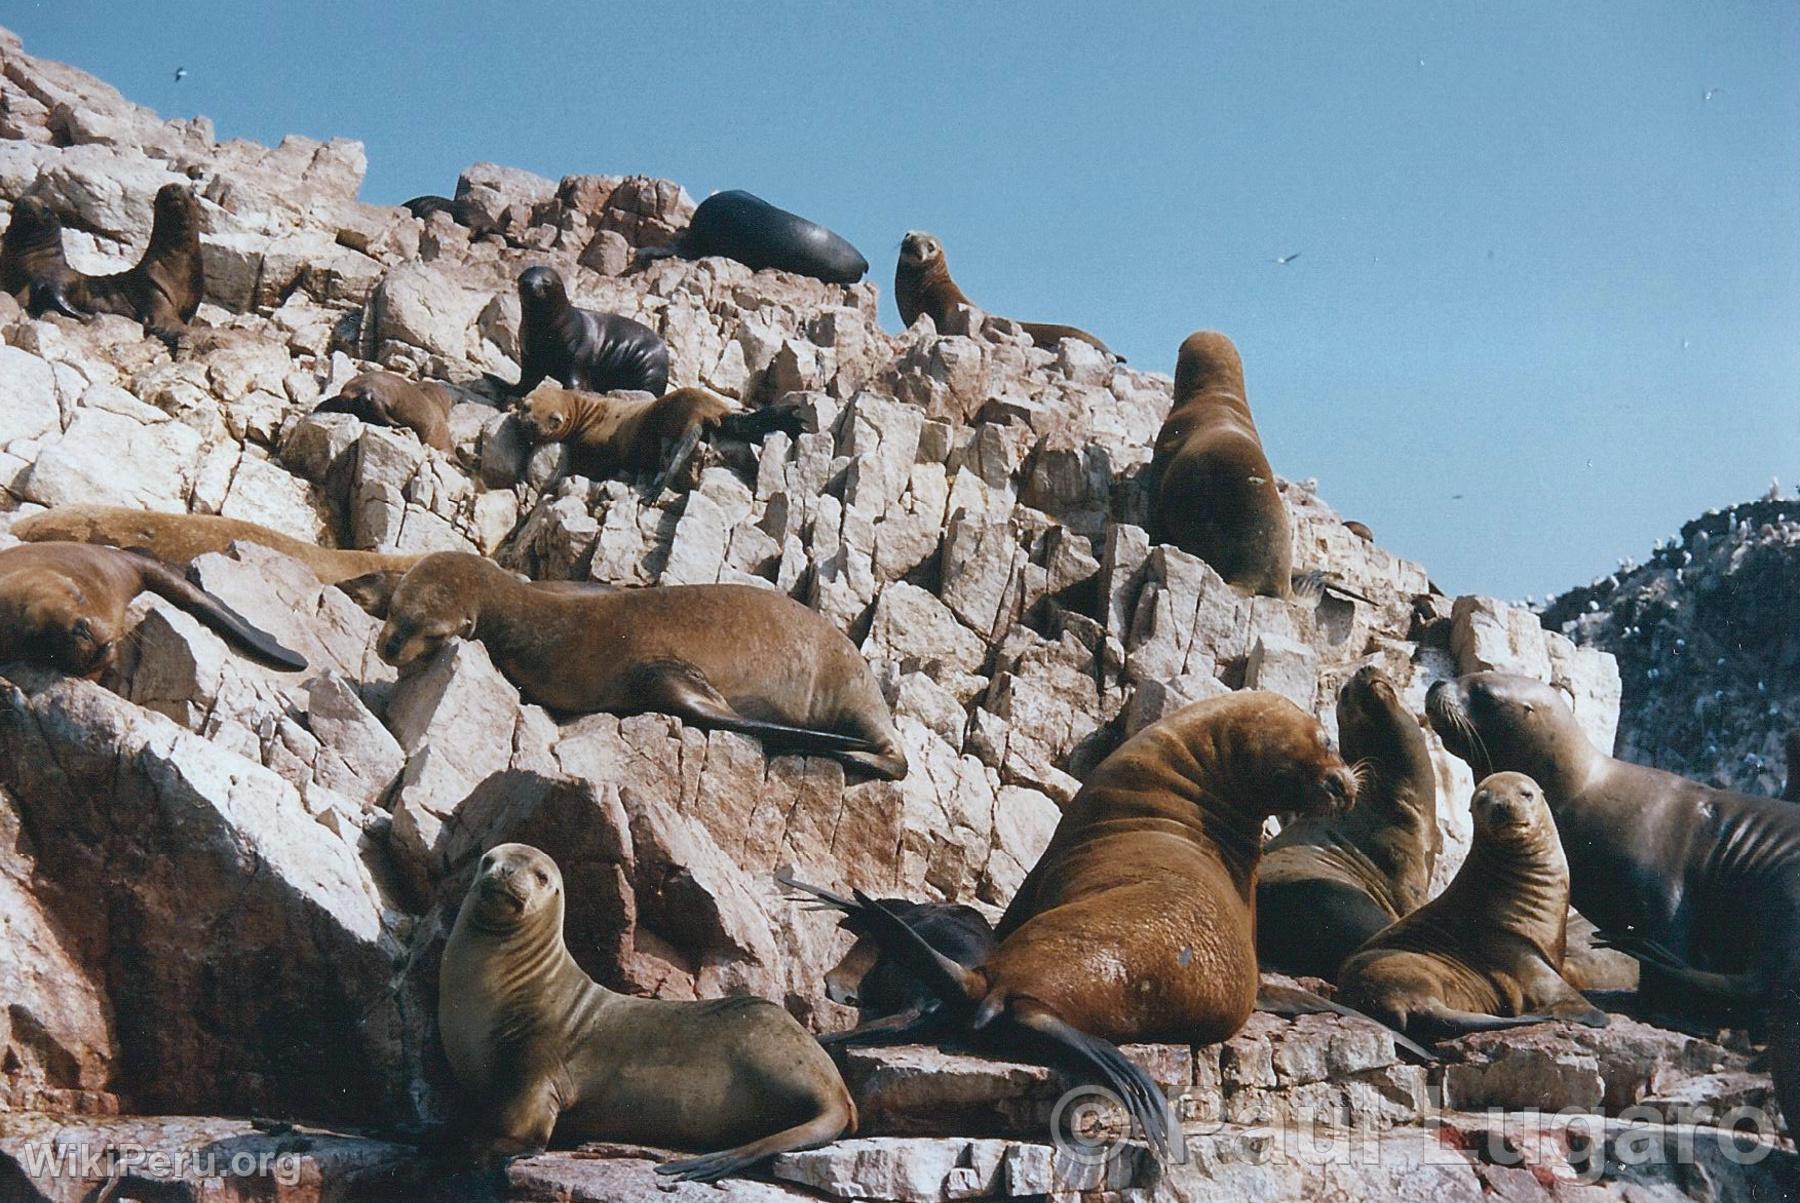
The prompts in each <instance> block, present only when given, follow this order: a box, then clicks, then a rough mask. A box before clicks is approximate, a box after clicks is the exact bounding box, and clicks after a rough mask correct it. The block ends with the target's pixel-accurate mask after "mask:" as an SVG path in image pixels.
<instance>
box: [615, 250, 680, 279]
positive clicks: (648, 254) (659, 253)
mask: <svg viewBox="0 0 1800 1203" xmlns="http://www.w3.org/2000/svg"><path fill="white" fill-rule="evenodd" d="M678 254H680V252H679V251H678V250H677V249H676V248H675V247H674V246H641V247H639V248H638V249H637V254H635V255H633V256H632V257H631V264H630V266H629V267H627V268H626V274H627V275H630V274H631V273H632V272H641V271H643V270H644V269H645V268H646V267H649V266H650V265H651V264H652V263H655V262H656V261H657V260H659V259H673V258H675V257H676V256H677V255H678Z"/></svg>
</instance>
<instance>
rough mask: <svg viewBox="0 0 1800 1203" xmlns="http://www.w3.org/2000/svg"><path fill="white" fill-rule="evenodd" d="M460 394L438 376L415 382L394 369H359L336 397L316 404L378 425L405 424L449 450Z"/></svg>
mask: <svg viewBox="0 0 1800 1203" xmlns="http://www.w3.org/2000/svg"><path fill="white" fill-rule="evenodd" d="M455 404H456V398H455V397H454V396H453V395H451V392H450V390H449V389H447V388H445V387H444V386H443V385H441V384H439V383H438V382H437V381H435V380H421V381H419V382H418V383H416V384H415V383H414V382H413V381H411V380H408V379H407V378H406V377H404V376H396V375H395V374H394V373H392V372H359V373H358V374H357V375H355V376H352V377H350V379H348V380H346V381H344V387H343V388H341V389H339V390H338V394H337V396H335V397H327V398H326V399H325V400H323V401H321V402H319V404H318V405H316V406H314V407H313V412H314V413H316V414H352V415H354V416H355V417H358V418H360V419H362V420H363V421H365V422H373V423H375V424H376V425H378V426H402V427H405V428H406V429H407V430H410V431H412V432H413V433H414V434H416V435H418V436H419V441H420V442H421V443H423V444H425V445H426V446H427V447H435V448H437V449H438V450H439V451H449V450H450V449H451V443H450V409H451V407H452V406H454V405H455Z"/></svg>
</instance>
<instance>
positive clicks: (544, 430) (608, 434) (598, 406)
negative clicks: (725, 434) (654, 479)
mask: <svg viewBox="0 0 1800 1203" xmlns="http://www.w3.org/2000/svg"><path fill="white" fill-rule="evenodd" d="M736 412H738V407H737V406H736V405H735V404H734V403H733V402H731V401H729V400H727V399H726V398H724V397H721V396H720V395H719V394H717V393H715V392H712V391H710V390H708V389H704V388H697V387H696V388H678V389H675V390H674V391H672V392H668V393H664V394H663V395H662V396H660V397H642V396H638V397H633V396H620V395H618V394H616V393H583V392H576V391H574V390H573V389H566V388H556V387H555V386H553V385H550V384H540V385H539V386H538V387H537V388H535V389H533V390H531V394H530V395H529V396H527V397H526V398H525V400H524V401H523V402H522V403H521V404H520V406H519V409H518V414H519V422H520V424H521V425H522V426H523V427H524V428H525V433H526V435H527V436H528V437H529V438H530V439H531V440H532V441H533V442H536V443H546V442H557V443H567V444H569V446H570V448H571V451H572V453H573V456H572V458H573V463H574V468H575V471H577V472H579V473H581V474H582V475H583V476H589V477H593V478H594V479H596V480H605V479H608V478H610V477H613V476H617V475H619V474H621V473H626V472H649V471H652V470H654V469H656V468H658V467H660V466H661V464H662V460H663V453H664V449H665V447H667V446H668V445H670V444H674V443H679V442H680V441H681V440H682V438H683V437H684V436H686V435H688V434H689V433H691V432H693V431H696V430H706V429H709V428H711V427H715V426H717V425H718V424H719V422H720V421H721V420H722V419H723V418H724V417H725V416H726V415H727V414H733V413H736Z"/></svg>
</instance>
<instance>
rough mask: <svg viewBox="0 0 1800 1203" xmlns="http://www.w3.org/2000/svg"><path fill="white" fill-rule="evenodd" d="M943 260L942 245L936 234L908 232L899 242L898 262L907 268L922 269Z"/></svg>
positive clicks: (921, 231)
mask: <svg viewBox="0 0 1800 1203" xmlns="http://www.w3.org/2000/svg"><path fill="white" fill-rule="evenodd" d="M943 259H944V244H943V243H941V242H939V241H938V238H937V235H936V234H927V233H926V232H925V231H924V230H908V231H907V232H906V237H904V238H902V239H901V240H900V262H901V263H903V264H905V265H906V266H907V267H913V268H923V267H926V266H929V265H930V264H933V263H941V262H943Z"/></svg>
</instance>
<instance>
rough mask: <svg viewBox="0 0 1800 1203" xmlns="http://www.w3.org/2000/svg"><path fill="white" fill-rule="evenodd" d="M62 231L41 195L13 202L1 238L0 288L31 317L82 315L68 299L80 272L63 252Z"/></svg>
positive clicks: (53, 211) (59, 222) (60, 224)
mask: <svg viewBox="0 0 1800 1203" xmlns="http://www.w3.org/2000/svg"><path fill="white" fill-rule="evenodd" d="M62 235H63V226H62V222H61V220H59V219H58V218H57V216H56V212H55V210H53V209H51V208H50V206H49V205H48V204H46V203H45V202H44V201H43V200H42V199H40V198H38V197H35V196H25V197H20V198H19V199H18V200H17V201H15V202H14V203H13V207H12V217H11V219H10V220H9V221H8V223H7V226H6V236H5V238H4V239H0V291H4V292H8V293H11V294H12V295H13V296H14V297H16V298H18V301H19V303H20V304H21V305H24V306H25V311H26V312H27V313H29V314H31V316H33V317H41V316H42V315H44V314H45V313H60V314H62V315H63V316H64V317H73V318H79V317H83V316H85V315H84V314H82V313H81V312H80V311H79V310H77V309H76V308H75V307H74V304H73V303H72V302H71V301H70V300H69V289H70V288H72V287H73V286H74V284H75V282H76V281H77V280H78V279H80V278H81V273H80V272H78V271H76V270H75V269H74V268H72V267H70V266H69V260H68V258H67V257H66V256H65V255H64V254H63V241H62Z"/></svg>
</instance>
